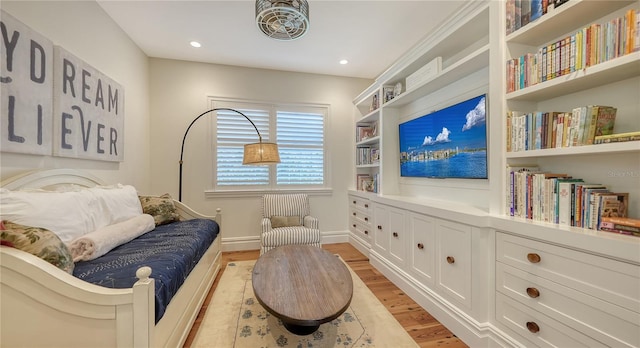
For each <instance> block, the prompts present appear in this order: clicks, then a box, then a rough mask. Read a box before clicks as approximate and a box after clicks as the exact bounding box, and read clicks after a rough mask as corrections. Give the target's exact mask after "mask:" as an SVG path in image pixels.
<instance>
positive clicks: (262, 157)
mask: <svg viewBox="0 0 640 348" xmlns="http://www.w3.org/2000/svg"><path fill="white" fill-rule="evenodd" d="M274 163H280V154H279V153H278V144H275V143H263V142H259V143H253V144H246V145H245V146H244V158H243V159H242V164H254V165H259V164H274Z"/></svg>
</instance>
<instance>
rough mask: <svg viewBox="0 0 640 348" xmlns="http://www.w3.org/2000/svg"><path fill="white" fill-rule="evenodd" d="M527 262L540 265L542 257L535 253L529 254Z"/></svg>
mask: <svg viewBox="0 0 640 348" xmlns="http://www.w3.org/2000/svg"><path fill="white" fill-rule="evenodd" d="M527 260H529V262H531V263H538V262H540V255H538V254H535V253H529V254H527Z"/></svg>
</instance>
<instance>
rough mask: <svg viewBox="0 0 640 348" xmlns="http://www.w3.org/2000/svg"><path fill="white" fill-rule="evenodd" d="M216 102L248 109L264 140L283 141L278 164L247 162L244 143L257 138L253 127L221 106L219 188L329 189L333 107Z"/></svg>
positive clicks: (216, 142) (216, 169) (217, 130)
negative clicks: (328, 142) (328, 126)
mask: <svg viewBox="0 0 640 348" xmlns="http://www.w3.org/2000/svg"><path fill="white" fill-rule="evenodd" d="M212 104H213V105H212V106H213V107H218V108H219V107H228V108H232V109H235V110H238V111H240V112H242V113H243V114H245V115H246V116H247V117H248V118H249V119H250V120H251V121H252V122H253V123H254V124H255V126H256V128H257V129H258V131H259V132H260V135H261V136H262V141H263V142H276V143H277V144H278V148H279V150H280V160H281V163H279V164H277V165H273V166H251V165H242V155H243V148H244V144H248V143H256V142H258V135H257V134H256V131H255V129H254V126H253V125H252V124H251V123H250V122H248V121H247V120H246V119H245V118H244V117H242V116H241V115H239V114H237V113H235V112H233V111H227V110H220V111H217V115H216V117H214V119H215V121H214V122H215V124H214V127H213V128H214V133H215V134H214V137H213V138H214V146H215V161H214V171H213V172H214V173H215V178H214V188H215V190H216V191H232V190H270V189H285V190H286V189H292V190H295V189H314V188H325V186H326V179H325V178H326V166H325V164H326V150H325V141H324V139H325V126H326V119H327V113H328V107H326V106H315V105H303V106H300V105H268V104H264V103H249V102H231V101H220V100H212Z"/></svg>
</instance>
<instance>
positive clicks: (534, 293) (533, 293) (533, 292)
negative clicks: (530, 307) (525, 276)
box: [527, 288, 540, 298]
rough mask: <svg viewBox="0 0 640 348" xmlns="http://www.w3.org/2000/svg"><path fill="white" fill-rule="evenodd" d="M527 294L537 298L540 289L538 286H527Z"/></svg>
mask: <svg viewBox="0 0 640 348" xmlns="http://www.w3.org/2000/svg"><path fill="white" fill-rule="evenodd" d="M527 295H529V297H531V298H537V297H539V296H540V291H538V289H536V288H527Z"/></svg>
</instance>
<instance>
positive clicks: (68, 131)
mask: <svg viewBox="0 0 640 348" xmlns="http://www.w3.org/2000/svg"><path fill="white" fill-rule="evenodd" d="M54 52H55V56H54V59H53V64H54V67H56V69H54V74H55V78H54V79H53V81H54V82H53V84H54V87H53V95H54V99H53V143H54V146H53V154H54V155H56V156H62V157H76V158H89V159H98V160H103V161H122V159H123V155H124V153H123V150H124V148H123V147H124V146H123V142H124V109H123V108H124V91H123V89H122V86H120V85H119V84H118V83H117V82H115V81H113V80H112V79H110V78H109V77H107V76H105V75H104V74H102V73H101V72H99V71H98V70H96V69H94V68H92V67H91V66H90V65H88V64H87V63H85V62H84V61H82V60H80V59H79V58H77V57H75V56H73V55H72V54H71V53H69V52H68V51H66V50H65V49H64V48H62V47H60V46H55V47H54Z"/></svg>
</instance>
